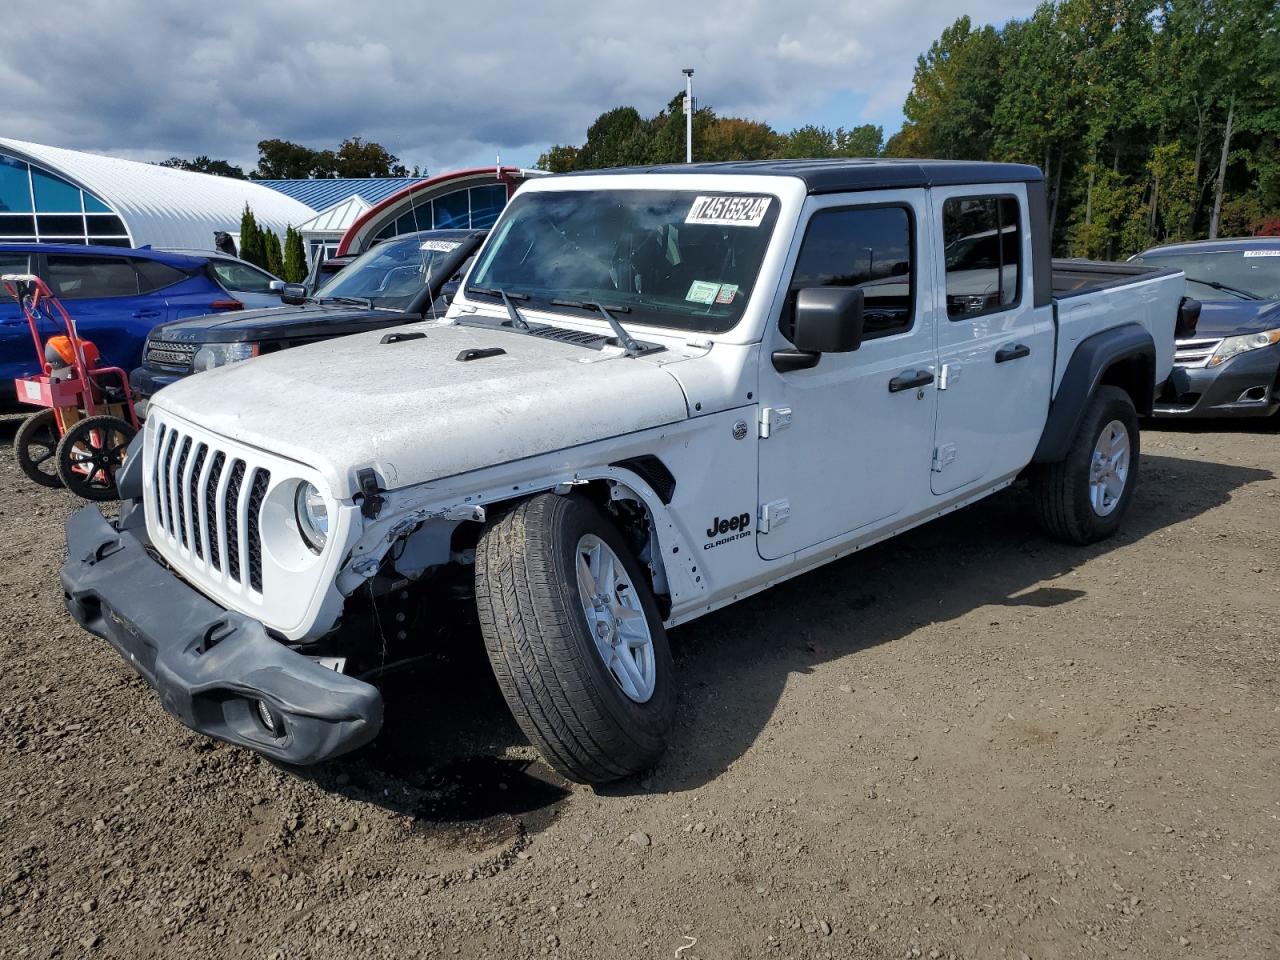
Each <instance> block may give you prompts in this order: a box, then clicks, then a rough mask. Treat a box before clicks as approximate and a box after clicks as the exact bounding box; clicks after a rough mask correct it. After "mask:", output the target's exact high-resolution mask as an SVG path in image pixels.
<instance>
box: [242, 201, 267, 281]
mask: <svg viewBox="0 0 1280 960" xmlns="http://www.w3.org/2000/svg"><path fill="white" fill-rule="evenodd" d="M240 259H241V260H247V261H249V263H253V264H257V265H258V266H260V267H261V266H265V260H266V250H265V248H264V247H263V245H262V233H261V232H260V231H259V229H258V221H257V218H256V217H254V215H253V211H252V210H250V209H249V205H248V204H247V203H246V204H245V205H244V213H243V214H241V215H240Z"/></svg>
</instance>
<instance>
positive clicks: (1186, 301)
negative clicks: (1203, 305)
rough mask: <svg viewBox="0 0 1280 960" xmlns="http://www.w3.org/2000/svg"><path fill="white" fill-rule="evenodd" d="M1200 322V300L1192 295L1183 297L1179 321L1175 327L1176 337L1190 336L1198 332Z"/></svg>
mask: <svg viewBox="0 0 1280 960" xmlns="http://www.w3.org/2000/svg"><path fill="white" fill-rule="evenodd" d="M1199 322H1200V301H1199V300H1196V299H1194V298H1192V297H1183V298H1182V302H1181V303H1179V304H1178V322H1177V323H1176V324H1175V325H1174V327H1173V335H1174V336H1175V337H1189V336H1192V335H1193V334H1194V333H1195V332H1196V324H1198V323H1199Z"/></svg>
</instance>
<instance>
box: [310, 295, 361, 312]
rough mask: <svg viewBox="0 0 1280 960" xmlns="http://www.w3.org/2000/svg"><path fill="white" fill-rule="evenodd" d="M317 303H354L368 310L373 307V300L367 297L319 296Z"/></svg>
mask: <svg viewBox="0 0 1280 960" xmlns="http://www.w3.org/2000/svg"><path fill="white" fill-rule="evenodd" d="M316 303H352V304H355V305H356V306H357V307H364V308H365V309H366V310H372V309H373V301H372V300H369V299H368V298H366V297H319V298H316Z"/></svg>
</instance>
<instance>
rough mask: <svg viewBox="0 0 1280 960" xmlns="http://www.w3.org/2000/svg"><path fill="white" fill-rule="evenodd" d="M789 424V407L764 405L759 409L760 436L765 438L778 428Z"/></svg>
mask: <svg viewBox="0 0 1280 960" xmlns="http://www.w3.org/2000/svg"><path fill="white" fill-rule="evenodd" d="M789 426H791V408H790V407H765V408H764V409H762V410H761V411H760V438H761V439H763V440H767V439H768V438H769V437H771V436H773V434H775V433H777V432H778V431H779V430H785V429H786V428H787V427H789Z"/></svg>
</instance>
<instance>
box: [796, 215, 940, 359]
mask: <svg viewBox="0 0 1280 960" xmlns="http://www.w3.org/2000/svg"><path fill="white" fill-rule="evenodd" d="M912 227H913V224H912V219H911V211H910V210H909V209H908V208H906V207H900V206H886V207H842V208H838V209H829V210H820V211H818V212H817V213H815V214H814V215H813V216H812V217H811V218H810V219H809V226H808V227H807V228H806V229H805V233H804V241H803V242H802V243H801V245H800V256H799V258H798V259H797V260H796V269H795V272H794V273H793V274H792V277H791V288H790V293H789V294H788V296H787V303H786V306H785V307H784V308H783V318H782V321H783V324H782V331H783V333H784V334H788V335H789V334H790V330H791V322H792V311H793V310H794V309H795V294H796V291H797V290H803V289H804V288H805V287H858V288H860V289H861V290H862V295H863V298H864V299H863V303H864V311H863V316H864V318H865V327H864V328H863V329H864V332H863V339H866V340H870V339H873V338H875V337H886V336H889V335H890V334H894V333H901V332H903V331H904V330H909V329H911V323H912V317H913V316H914V313H915V311H914V308H913V305H914V302H915V267H914V259H913V257H912V232H913V230H912Z"/></svg>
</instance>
